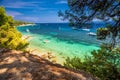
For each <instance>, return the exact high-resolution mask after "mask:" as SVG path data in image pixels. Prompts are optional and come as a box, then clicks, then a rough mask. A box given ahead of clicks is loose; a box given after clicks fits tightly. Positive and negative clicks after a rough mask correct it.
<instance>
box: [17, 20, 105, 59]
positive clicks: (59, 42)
mask: <svg viewBox="0 0 120 80" xmlns="http://www.w3.org/2000/svg"><path fill="white" fill-rule="evenodd" d="M82 26H84V25H82ZM104 26H105V24H103V23H99V22H98V23H91V24H90V25H87V27H85V26H84V27H83V28H79V29H76V28H75V27H73V26H69V24H68V23H36V24H35V25H29V26H22V27H21V26H18V27H17V29H18V30H19V31H20V32H21V33H22V34H23V35H30V36H31V37H32V38H31V39H30V40H29V41H28V42H29V43H30V45H29V47H30V48H32V49H37V50H42V51H47V52H49V53H53V54H54V55H55V56H56V57H57V59H59V61H65V59H66V58H67V57H70V58H73V57H79V58H81V60H83V59H84V57H85V56H91V51H93V50H98V49H99V48H100V45H101V44H102V43H103V41H100V40H97V39H96V35H95V34H96V30H97V28H99V27H104ZM89 33H93V34H94V35H90V34H89ZM38 54H41V53H38Z"/></svg>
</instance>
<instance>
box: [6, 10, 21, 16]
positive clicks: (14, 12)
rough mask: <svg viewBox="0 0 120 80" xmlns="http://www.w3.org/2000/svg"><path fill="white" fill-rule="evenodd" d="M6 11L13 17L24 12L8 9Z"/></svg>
mask: <svg viewBox="0 0 120 80" xmlns="http://www.w3.org/2000/svg"><path fill="white" fill-rule="evenodd" d="M6 13H7V14H8V15H10V16H12V17H16V16H20V15H23V14H22V13H20V12H17V11H6Z"/></svg>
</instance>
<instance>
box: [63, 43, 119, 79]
mask: <svg viewBox="0 0 120 80" xmlns="http://www.w3.org/2000/svg"><path fill="white" fill-rule="evenodd" d="M91 54H92V56H87V57H85V58H84V61H83V62H82V61H81V60H80V58H77V57H75V58H73V59H70V58H67V59H66V62H65V63H64V65H65V66H67V67H69V68H73V69H77V70H85V71H87V72H90V73H91V74H93V75H94V76H97V77H98V78H100V79H101V80H119V79H120V48H118V47H116V48H114V49H112V50H111V49H109V45H103V46H101V49H99V50H97V51H95V50H94V51H92V53H91Z"/></svg>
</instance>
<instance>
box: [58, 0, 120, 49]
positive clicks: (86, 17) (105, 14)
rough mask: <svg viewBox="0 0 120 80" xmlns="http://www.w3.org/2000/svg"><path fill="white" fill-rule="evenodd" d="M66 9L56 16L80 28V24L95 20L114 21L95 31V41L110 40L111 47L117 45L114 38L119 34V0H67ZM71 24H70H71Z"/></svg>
mask: <svg viewBox="0 0 120 80" xmlns="http://www.w3.org/2000/svg"><path fill="white" fill-rule="evenodd" d="M68 7H69V8H68V9H67V10H66V11H65V12H62V11H59V12H58V16H59V17H62V20H66V19H67V20H69V22H70V25H71V26H74V27H76V28H81V27H78V26H81V23H88V22H91V21H92V20H94V19H95V18H97V19H100V20H102V21H104V22H106V23H109V21H111V20H112V21H114V24H112V25H110V26H109V27H108V26H106V28H100V29H98V30H97V31H98V32H97V34H98V35H97V39H100V40H103V39H106V37H107V36H108V35H110V38H111V42H110V43H111V46H112V47H115V46H116V45H117V43H116V38H117V36H119V34H120V0H68ZM71 23H72V24H71Z"/></svg>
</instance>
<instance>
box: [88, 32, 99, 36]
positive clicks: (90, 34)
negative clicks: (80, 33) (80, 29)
mask: <svg viewBox="0 0 120 80" xmlns="http://www.w3.org/2000/svg"><path fill="white" fill-rule="evenodd" d="M87 34H88V35H89V36H96V35H97V34H96V33H93V32H89V33H87Z"/></svg>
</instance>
